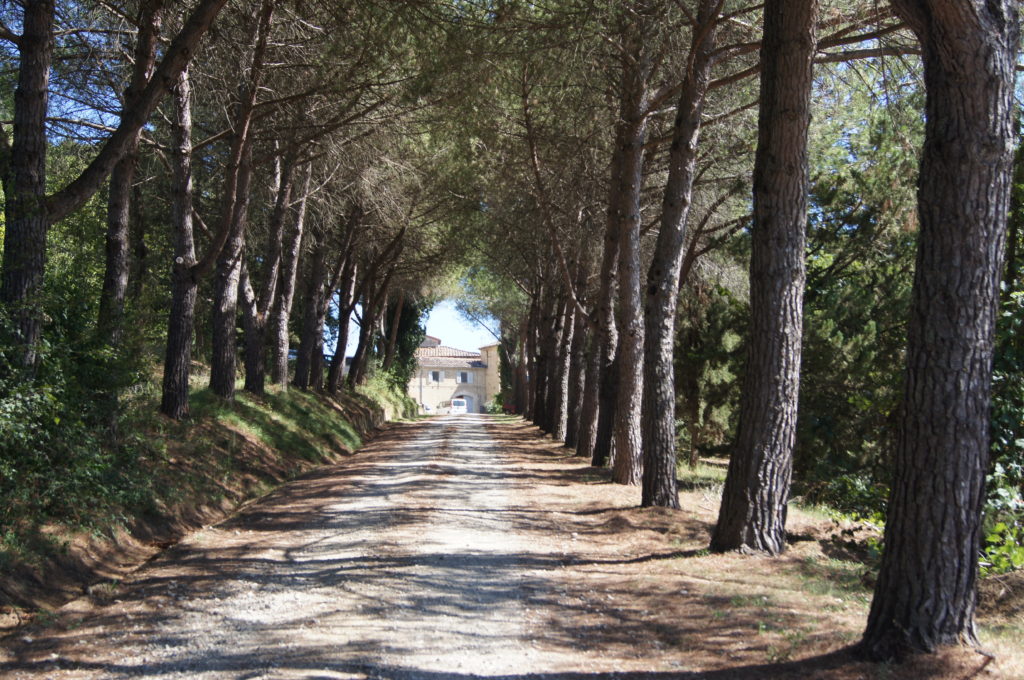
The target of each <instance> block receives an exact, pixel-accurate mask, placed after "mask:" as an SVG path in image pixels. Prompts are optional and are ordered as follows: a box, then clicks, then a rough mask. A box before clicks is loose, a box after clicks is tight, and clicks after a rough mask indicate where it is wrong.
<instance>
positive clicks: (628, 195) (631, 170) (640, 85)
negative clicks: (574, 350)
mask: <svg viewBox="0 0 1024 680" xmlns="http://www.w3.org/2000/svg"><path fill="white" fill-rule="evenodd" d="M650 23H651V19H650V18H649V17H647V16H645V15H644V14H642V13H638V14H637V16H636V17H635V18H634V19H633V20H632V21H630V24H629V27H628V28H627V30H626V38H625V53H626V55H627V56H625V57H624V58H623V63H622V91H621V93H620V95H619V96H620V97H621V102H622V105H621V111H620V116H619V123H618V127H619V132H617V133H616V139H617V141H618V143H619V145H620V148H621V149H622V174H621V176H620V185H619V191H620V192H621V196H620V198H619V200H618V203H617V204H618V206H619V210H620V213H619V215H618V221H619V230H620V233H621V237H620V238H619V305H618V310H617V319H618V327H619V348H618V358H619V384H618V394H617V395H616V403H615V413H616V418H615V428H614V438H615V459H614V461H613V462H612V481H614V482H616V483H618V484H631V485H632V484H639V483H640V480H641V475H642V473H643V462H642V460H641V456H642V454H643V451H642V449H641V432H640V406H641V402H642V400H643V378H644V368H643V366H644V319H643V312H642V309H643V306H642V302H641V290H640V266H641V265H640V227H641V223H642V221H643V219H642V218H643V216H642V215H641V212H640V192H641V191H642V189H643V172H644V143H645V141H646V137H647V106H648V92H647V90H648V82H647V81H648V80H649V78H650V74H651V68H652V66H651V57H650V53H649V51H648V49H647V44H646V42H647V34H648V32H649V28H650Z"/></svg>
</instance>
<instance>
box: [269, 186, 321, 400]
mask: <svg viewBox="0 0 1024 680" xmlns="http://www.w3.org/2000/svg"><path fill="white" fill-rule="evenodd" d="M311 179H312V166H307V167H306V179H305V182H304V183H303V188H302V198H301V199H299V205H298V207H297V208H296V209H295V226H294V228H293V229H292V232H291V236H290V238H289V240H288V243H287V244H286V245H285V248H284V252H283V253H282V260H281V282H280V286H281V294H280V295H279V296H278V298H277V302H276V303H275V304H274V308H273V309H274V312H273V314H274V319H273V324H274V357H273V366H272V370H271V375H270V379H271V380H272V381H273V382H274V383H275V384H277V385H279V386H280V387H282V388H285V387H287V386H288V349H289V342H288V339H289V333H288V326H289V324H290V322H291V315H292V304H293V302H294V300H295V281H296V278H297V274H298V271H299V257H300V255H301V253H302V235H303V231H304V227H305V222H306V202H307V200H308V198H309V185H310V180H311Z"/></svg>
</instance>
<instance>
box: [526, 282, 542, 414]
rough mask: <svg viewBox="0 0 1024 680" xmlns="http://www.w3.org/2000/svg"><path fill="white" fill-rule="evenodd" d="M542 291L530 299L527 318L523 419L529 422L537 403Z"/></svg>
mask: <svg viewBox="0 0 1024 680" xmlns="http://www.w3.org/2000/svg"><path fill="white" fill-rule="evenodd" d="M539 317H540V291H537V292H536V293H534V294H533V295H532V296H531V299H530V313H529V315H528V317H527V322H526V328H525V331H524V334H525V337H524V341H523V351H524V352H525V355H526V356H525V357H524V365H525V366H526V392H525V394H524V395H523V396H524V397H525V399H526V403H525V404H523V411H522V413H523V417H524V418H526V419H527V420H529V421H531V422H532V421H533V418H534V411H533V409H534V406H536V403H537V324H538V323H540V318H539Z"/></svg>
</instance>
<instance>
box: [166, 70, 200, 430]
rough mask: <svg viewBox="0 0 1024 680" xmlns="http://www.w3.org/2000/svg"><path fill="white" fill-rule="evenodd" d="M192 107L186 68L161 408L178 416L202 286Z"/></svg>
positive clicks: (178, 115)
mask: <svg viewBox="0 0 1024 680" xmlns="http://www.w3.org/2000/svg"><path fill="white" fill-rule="evenodd" d="M191 107H192V104H191V85H190V83H189V76H188V70H187V69H186V70H185V71H183V72H182V74H181V75H180V76H179V77H178V86H177V87H176V88H175V89H174V122H173V123H172V124H171V157H172V159H173V161H174V163H173V168H174V170H173V177H172V184H171V221H172V223H173V227H174V263H173V265H172V266H171V309H170V314H169V316H168V319H167V351H166V354H165V355H164V378H163V395H162V397H161V401H160V412H161V413H163V414H164V415H166V416H168V417H170V418H174V419H175V420H180V419H182V418H185V417H186V416H188V378H189V366H190V364H191V362H192V330H193V326H194V324H195V309H196V291H197V289H198V285H197V284H196V280H195V278H194V277H193V276H192V268H193V266H194V265H195V262H196V250H195V242H194V240H193V235H192V108H191Z"/></svg>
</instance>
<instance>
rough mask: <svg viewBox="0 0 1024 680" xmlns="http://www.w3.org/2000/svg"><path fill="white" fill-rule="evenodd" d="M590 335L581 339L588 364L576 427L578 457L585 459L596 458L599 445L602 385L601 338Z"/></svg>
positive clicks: (584, 372) (584, 374)
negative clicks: (599, 402) (598, 430)
mask: <svg viewBox="0 0 1024 680" xmlns="http://www.w3.org/2000/svg"><path fill="white" fill-rule="evenodd" d="M594 313H596V310H595V311H594ZM589 335H590V337H589V338H586V339H585V340H583V339H581V341H582V342H584V343H585V344H586V350H585V352H586V354H585V356H584V361H585V362H586V363H585V365H584V371H583V377H582V380H583V386H582V388H581V392H580V395H581V399H580V411H579V422H578V423H577V426H576V427H577V432H576V455H577V456H581V457H584V458H592V457H593V456H594V446H595V445H596V443H597V407H598V399H597V392H598V386H599V385H600V383H601V338H600V336H599V335H598V334H596V333H594V334H589Z"/></svg>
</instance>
